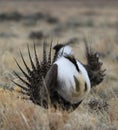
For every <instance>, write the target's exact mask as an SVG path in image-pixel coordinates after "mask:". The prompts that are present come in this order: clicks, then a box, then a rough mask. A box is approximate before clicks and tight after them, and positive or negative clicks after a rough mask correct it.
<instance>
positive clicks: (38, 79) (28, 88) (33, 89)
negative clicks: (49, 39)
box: [13, 43, 52, 107]
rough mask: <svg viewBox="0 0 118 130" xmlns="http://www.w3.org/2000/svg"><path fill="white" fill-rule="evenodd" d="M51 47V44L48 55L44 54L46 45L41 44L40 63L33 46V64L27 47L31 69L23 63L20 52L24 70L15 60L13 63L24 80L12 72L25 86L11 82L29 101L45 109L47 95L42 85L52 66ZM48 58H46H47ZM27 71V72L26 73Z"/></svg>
mask: <svg viewBox="0 0 118 130" xmlns="http://www.w3.org/2000/svg"><path fill="white" fill-rule="evenodd" d="M51 47H52V43H51V45H50V51H49V54H48V55H47V54H46V43H44V44H43V58H42V61H41V62H39V59H38V56H37V52H36V47H35V44H34V55H35V62H34V61H33V60H32V57H31V53H30V49H29V46H27V48H28V55H29V60H30V63H31V67H32V69H30V68H29V67H28V65H27V64H26V62H25V59H24V57H23V55H22V53H21V51H20V55H21V59H22V61H23V63H24V66H25V68H26V70H23V69H22V67H21V66H20V65H19V63H18V61H17V60H16V59H15V62H16V64H17V66H18V68H19V69H20V71H21V72H22V73H23V75H24V77H25V79H26V80H24V79H23V78H22V77H21V76H19V75H18V74H17V73H16V72H14V74H15V76H16V77H17V78H18V79H19V80H20V81H22V83H24V84H25V86H23V85H21V84H19V83H16V82H15V81H13V82H14V83H15V84H16V85H17V86H19V87H20V88H21V89H22V90H23V92H25V94H27V95H28V96H30V99H31V100H32V101H33V102H34V103H36V104H39V105H41V104H42V105H43V106H44V107H47V99H46V98H47V95H46V93H45V87H44V84H43V80H42V79H43V78H44V77H45V75H46V73H47V71H48V70H49V69H50V66H51V65H52V58H51ZM47 56H48V57H47ZM26 71H27V72H26Z"/></svg>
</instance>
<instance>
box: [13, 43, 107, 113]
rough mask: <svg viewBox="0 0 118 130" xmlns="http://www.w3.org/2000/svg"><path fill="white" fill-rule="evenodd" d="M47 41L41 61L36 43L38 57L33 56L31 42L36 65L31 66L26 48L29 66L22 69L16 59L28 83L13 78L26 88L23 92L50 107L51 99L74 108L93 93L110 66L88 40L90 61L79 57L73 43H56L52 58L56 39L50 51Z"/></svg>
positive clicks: (67, 108) (64, 107) (66, 107)
mask: <svg viewBox="0 0 118 130" xmlns="http://www.w3.org/2000/svg"><path fill="white" fill-rule="evenodd" d="M46 44H47V43H45V42H44V43H43V56H42V61H40V62H39V59H38V56H37V51H36V47H35V44H34V56H35V61H33V60H32V57H31V52H30V49H29V46H27V48H28V55H29V60H30V63H31V66H32V68H29V67H28V65H27V64H26V62H25V59H24V57H23V55H22V52H20V55H21V59H22V61H23V63H24V65H25V67H26V70H23V69H22V67H21V66H20V65H19V63H18V61H17V60H16V59H15V62H16V64H17V66H18V67H19V69H20V71H21V72H22V73H23V75H24V77H25V78H26V80H24V79H23V78H22V77H21V76H19V75H18V74H17V73H16V72H15V71H14V74H15V76H16V77H17V78H19V79H20V80H21V81H22V83H24V84H25V85H21V84H19V83H17V82H15V81H13V82H14V83H15V84H16V85H17V86H19V87H20V88H22V91H21V92H22V93H23V94H25V95H28V96H29V97H30V100H32V102H33V103H35V104H38V105H40V106H42V107H44V108H48V107H49V102H50V104H51V105H52V106H53V107H54V108H56V109H57V108H58V107H60V108H61V109H63V110H67V111H73V110H75V109H76V108H77V107H78V106H79V105H80V104H81V102H82V101H83V100H84V98H85V97H86V96H87V95H88V94H89V93H90V90H91V89H92V87H95V86H97V85H98V84H100V83H101V82H102V81H103V79H104V76H105V71H106V70H105V69H102V64H103V63H102V62H100V61H99V55H98V53H96V52H94V51H93V50H92V49H91V48H89V47H88V44H87V43H86V42H85V48H86V59H87V63H86V64H83V63H82V62H80V61H79V60H78V59H77V58H75V56H74V51H73V48H72V47H71V46H70V45H68V44H57V45H55V46H54V47H53V50H54V51H55V52H54V55H53V58H52V42H51V44H50V47H49V52H48V53H47V50H46Z"/></svg>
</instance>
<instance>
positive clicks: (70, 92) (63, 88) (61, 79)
mask: <svg viewBox="0 0 118 130" xmlns="http://www.w3.org/2000/svg"><path fill="white" fill-rule="evenodd" d="M54 64H57V65H58V87H57V91H58V93H59V94H60V95H61V96H62V97H63V98H65V99H66V100H67V101H70V102H71V103H77V102H79V101H81V100H82V99H83V98H84V97H85V95H86V94H87V93H88V92H89V91H90V80H89V78H88V74H87V72H86V70H85V68H84V67H83V66H82V65H81V63H79V61H78V62H77V65H78V66H79V69H80V72H78V71H77V69H76V67H75V65H74V64H73V63H72V62H71V61H69V60H68V59H67V58H65V57H61V58H60V59H58V60H57V61H56V62H55V63H54ZM74 77H75V78H76V79H77V80H78V82H79V90H78V91H77V89H78V88H76V87H77V84H76V82H75V78H74ZM85 82H86V84H87V90H86V91H85Z"/></svg>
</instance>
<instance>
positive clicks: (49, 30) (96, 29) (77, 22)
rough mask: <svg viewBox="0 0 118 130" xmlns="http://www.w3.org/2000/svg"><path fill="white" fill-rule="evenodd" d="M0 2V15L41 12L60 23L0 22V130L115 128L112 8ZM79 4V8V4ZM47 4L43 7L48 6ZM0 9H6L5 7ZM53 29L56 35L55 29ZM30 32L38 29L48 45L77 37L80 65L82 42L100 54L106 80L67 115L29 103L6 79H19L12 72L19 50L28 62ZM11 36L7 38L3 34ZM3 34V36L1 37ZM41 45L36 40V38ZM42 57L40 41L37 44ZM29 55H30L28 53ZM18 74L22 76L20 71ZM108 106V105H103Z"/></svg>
mask: <svg viewBox="0 0 118 130" xmlns="http://www.w3.org/2000/svg"><path fill="white" fill-rule="evenodd" d="M7 2H8V3H7V4H6V2H4V1H1V2H0V12H1V13H8V12H15V11H18V12H20V13H21V14H22V15H29V14H33V13H34V14H35V13H36V12H41V13H44V14H49V15H51V16H53V17H55V18H56V17H57V18H58V19H59V23H56V24H50V23H48V22H47V21H46V20H42V21H37V22H36V23H33V22H34V21H26V20H21V21H20V22H15V21H5V22H0V34H1V33H3V32H4V34H5V35H4V36H3V35H0V59H1V61H0V129H1V130H11V129H12V130H21V129H22V130H26V129H28V130H43V129H44V130H118V109H117V106H118V31H117V27H118V17H117V15H118V8H117V6H116V5H115V6H114V4H112V6H110V5H109V6H107V4H105V7H104V8H100V7H97V6H96V5H97V4H96V5H94V7H92V8H91V7H90V6H87V5H86V6H84V5H81V4H80V3H78V4H77V3H76V4H75V3H72V2H70V3H66V2H65V3H63V2H61V3H58V4H57V3H51V2H50V3H48V2H46V3H44V2H36V1H35V2H26V1H25V2H24V1H22V2H9V1H7ZM80 5H81V6H80ZM47 6H48V8H47ZM4 7H5V8H4ZM55 30H56V31H55ZM32 31H41V32H43V34H44V35H45V36H46V37H47V40H49V41H50V40H51V39H53V43H54V44H56V43H57V41H59V42H64V43H66V42H68V41H71V40H72V39H74V38H75V39H76V40H75V41H74V42H73V44H72V46H73V48H74V52H75V55H76V57H77V58H78V59H80V60H81V61H84V62H85V55H84V44H83V38H85V37H86V38H87V40H88V42H89V44H90V45H91V46H92V47H94V48H95V50H97V51H99V52H100V55H101V60H102V61H103V63H104V68H106V69H107V71H106V78H105V80H104V81H103V83H101V84H100V85H99V86H97V87H96V88H93V89H92V91H91V93H90V94H89V95H88V97H86V98H85V100H84V101H83V102H82V104H81V105H80V106H79V107H78V108H77V109H76V110H75V111H74V112H72V113H68V112H64V111H62V110H54V109H53V108H50V109H48V110H45V109H43V108H42V107H40V106H37V105H34V104H33V103H32V102H31V101H29V100H28V99H27V97H24V98H25V99H24V98H22V95H21V94H20V93H19V92H18V91H20V90H19V89H18V88H17V86H15V85H14V84H13V83H12V82H11V79H13V80H15V81H18V79H16V77H15V76H14V75H13V71H14V70H15V71H16V72H19V71H18V68H17V66H16V64H15V62H14V59H13V58H14V57H15V58H17V59H18V61H20V64H21V65H22V66H23V64H22V62H21V60H20V55H19V48H20V49H21V50H22V53H23V56H24V57H25V59H26V61H27V62H28V63H29V61H28V53H27V49H26V44H27V43H29V45H30V48H31V52H33V50H32V41H31V40H30V39H29V38H28V37H29V34H30V33H31V32H32ZM11 33H12V34H15V35H17V37H13V36H12V35H11V36H9V37H8V34H11ZM6 34H7V35H6ZM40 41H41V40H40ZM36 47H37V52H38V54H39V57H41V54H42V50H41V43H40V44H38V43H37V44H36ZM32 56H33V53H32ZM19 74H20V75H21V73H19ZM106 104H107V105H106Z"/></svg>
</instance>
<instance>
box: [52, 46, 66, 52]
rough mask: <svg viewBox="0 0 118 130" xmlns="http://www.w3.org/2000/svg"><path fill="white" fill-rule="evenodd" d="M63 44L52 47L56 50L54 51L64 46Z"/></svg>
mask: <svg viewBox="0 0 118 130" xmlns="http://www.w3.org/2000/svg"><path fill="white" fill-rule="evenodd" d="M64 46H65V45H64V44H57V45H55V46H54V47H53V49H54V50H55V51H56V53H57V52H58V51H59V50H60V49H61V48H62V47H64Z"/></svg>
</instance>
